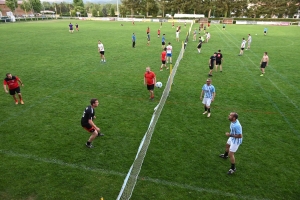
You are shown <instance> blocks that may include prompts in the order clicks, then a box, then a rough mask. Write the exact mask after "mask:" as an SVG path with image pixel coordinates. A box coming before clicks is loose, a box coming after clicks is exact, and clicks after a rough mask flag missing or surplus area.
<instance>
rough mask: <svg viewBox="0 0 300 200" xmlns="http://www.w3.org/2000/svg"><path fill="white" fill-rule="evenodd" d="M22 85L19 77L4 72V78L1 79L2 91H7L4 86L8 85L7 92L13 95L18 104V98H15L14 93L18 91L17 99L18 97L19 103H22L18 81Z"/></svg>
mask: <svg viewBox="0 0 300 200" xmlns="http://www.w3.org/2000/svg"><path fill="white" fill-rule="evenodd" d="M18 82H19V83H20V84H21V85H22V86H24V84H23V83H22V81H21V79H19V78H18V77H17V76H12V75H11V73H7V74H6V78H5V79H4V81H3V88H4V91H5V92H6V93H8V91H7V89H6V86H8V89H9V94H10V95H12V96H13V98H14V100H15V102H16V104H18V103H19V102H18V99H17V98H16V93H18V96H19V99H20V103H21V104H24V101H23V99H22V94H21V91H20V86H19V83H18Z"/></svg>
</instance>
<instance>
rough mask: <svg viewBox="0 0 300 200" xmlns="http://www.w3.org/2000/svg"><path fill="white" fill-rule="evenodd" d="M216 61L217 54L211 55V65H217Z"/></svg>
mask: <svg viewBox="0 0 300 200" xmlns="http://www.w3.org/2000/svg"><path fill="white" fill-rule="evenodd" d="M215 61H216V57H215V56H211V57H210V65H211V66H214V65H215Z"/></svg>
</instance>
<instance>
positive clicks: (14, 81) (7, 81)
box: [3, 76, 20, 90]
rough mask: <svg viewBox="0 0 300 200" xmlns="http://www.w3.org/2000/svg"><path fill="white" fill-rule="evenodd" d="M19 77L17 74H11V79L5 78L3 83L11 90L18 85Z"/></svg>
mask: <svg viewBox="0 0 300 200" xmlns="http://www.w3.org/2000/svg"><path fill="white" fill-rule="evenodd" d="M19 80H20V79H19V78H18V77H17V76H12V78H11V79H9V78H5V79H4V81H3V85H7V86H8V89H10V90H13V89H16V88H17V87H19V83H18V81H19Z"/></svg>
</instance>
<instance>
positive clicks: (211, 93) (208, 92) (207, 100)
mask: <svg viewBox="0 0 300 200" xmlns="http://www.w3.org/2000/svg"><path fill="white" fill-rule="evenodd" d="M203 95H204V98H203V101H202V103H203V104H204V113H203V115H205V114H206V113H208V114H207V117H210V104H211V103H212V102H213V101H214V99H215V96H216V90H215V87H214V86H213V85H211V79H210V78H208V79H207V80H206V84H204V85H203V87H202V91H201V94H200V100H202V96H203Z"/></svg>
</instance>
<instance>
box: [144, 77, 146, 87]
mask: <svg viewBox="0 0 300 200" xmlns="http://www.w3.org/2000/svg"><path fill="white" fill-rule="evenodd" d="M144 85H146V78H145V77H144Z"/></svg>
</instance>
